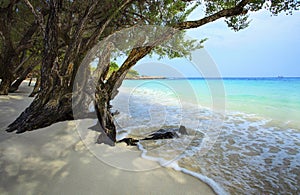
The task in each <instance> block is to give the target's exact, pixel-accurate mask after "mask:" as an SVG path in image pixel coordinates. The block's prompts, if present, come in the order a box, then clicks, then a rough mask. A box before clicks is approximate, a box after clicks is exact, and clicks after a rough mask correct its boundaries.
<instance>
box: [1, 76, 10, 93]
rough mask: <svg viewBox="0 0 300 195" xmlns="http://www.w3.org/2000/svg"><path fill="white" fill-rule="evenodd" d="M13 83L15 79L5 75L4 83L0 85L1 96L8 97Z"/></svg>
mask: <svg viewBox="0 0 300 195" xmlns="http://www.w3.org/2000/svg"><path fill="white" fill-rule="evenodd" d="M12 81H13V78H11V77H10V76H9V75H7V74H6V75H3V77H2V81H1V84H0V95H8V90H9V87H10V85H11V83H12Z"/></svg>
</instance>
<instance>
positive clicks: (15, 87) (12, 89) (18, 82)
mask: <svg viewBox="0 0 300 195" xmlns="http://www.w3.org/2000/svg"><path fill="white" fill-rule="evenodd" d="M36 65H37V64H34V65H32V66H29V67H27V68H26V69H25V70H24V71H23V72H22V74H21V76H20V77H19V78H18V79H17V80H16V81H15V82H14V83H13V84H12V85H11V86H10V88H9V90H8V92H9V93H13V92H15V91H17V90H18V89H19V86H20V85H21V83H22V82H23V81H24V80H25V79H26V77H27V75H28V74H29V73H30V72H31V71H32V70H33V68H34V67H35V66H36Z"/></svg>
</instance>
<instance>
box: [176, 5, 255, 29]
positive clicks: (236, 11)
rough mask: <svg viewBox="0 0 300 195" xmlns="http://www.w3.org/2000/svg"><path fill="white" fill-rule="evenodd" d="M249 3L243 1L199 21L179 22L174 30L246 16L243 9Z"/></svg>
mask: <svg viewBox="0 0 300 195" xmlns="http://www.w3.org/2000/svg"><path fill="white" fill-rule="evenodd" d="M250 1H251V0H243V1H241V2H240V3H239V4H237V5H236V6H235V7H233V8H229V9H224V10H221V11H219V12H217V13H215V14H212V15H210V16H207V17H204V18H202V19H200V20H195V21H186V22H181V23H179V24H176V25H174V28H176V29H178V30H184V29H191V28H197V27H200V26H203V25H204V24H207V23H210V22H213V21H215V20H218V19H220V18H223V17H230V16H236V15H241V14H246V13H247V12H248V10H246V9H245V6H246V5H247V4H248V3H250Z"/></svg>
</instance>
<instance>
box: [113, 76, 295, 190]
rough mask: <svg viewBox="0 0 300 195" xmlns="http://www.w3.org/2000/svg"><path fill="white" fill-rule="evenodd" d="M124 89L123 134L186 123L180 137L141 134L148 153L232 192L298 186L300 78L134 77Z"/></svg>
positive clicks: (121, 103)
mask: <svg viewBox="0 0 300 195" xmlns="http://www.w3.org/2000/svg"><path fill="white" fill-rule="evenodd" d="M120 90H121V91H122V92H123V93H121V94H120V96H118V97H117V98H116V100H115V101H114V108H115V109H118V110H119V111H121V114H120V115H118V116H117V118H116V121H117V123H118V125H119V127H118V130H119V137H122V136H125V135H126V134H131V135H134V136H137V137H143V136H145V135H147V134H149V133H150V132H152V131H155V130H158V129H159V128H165V127H168V126H172V127H174V126H179V125H184V126H186V127H187V128H188V131H189V135H188V136H181V137H180V138H179V139H173V140H159V141H144V142H141V146H140V147H141V148H143V151H144V157H148V158H150V157H151V158H152V159H156V160H158V161H160V162H161V164H162V165H165V166H172V167H174V164H176V166H175V167H180V168H181V169H179V170H182V169H184V170H189V171H192V172H193V173H196V175H197V174H201V175H202V176H206V177H208V178H211V179H212V180H213V181H214V182H216V183H217V184H218V185H219V186H220V187H221V188H223V189H224V190H225V191H226V192H228V193H230V194H278V193H279V194H299V192H300V187H299V186H300V123H299V121H300V79H298V78H280V79H279V78H268V79H266V78H255V79H224V80H223V81H221V80H203V79H189V80H176V79H175V80H146V81H145V80H128V81H125V82H124V84H123V86H122V88H121V89H120ZM170 163H171V164H170Z"/></svg>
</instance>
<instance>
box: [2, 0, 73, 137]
mask: <svg viewBox="0 0 300 195" xmlns="http://www.w3.org/2000/svg"><path fill="white" fill-rule="evenodd" d="M60 8H61V4H60V2H59V1H58V2H56V1H50V12H49V17H48V21H47V25H46V30H45V35H44V41H45V42H44V44H45V49H44V54H43V55H44V58H43V62H42V70H41V92H40V93H39V94H38V95H37V97H36V98H35V99H34V101H33V102H32V103H31V105H30V106H29V107H28V108H27V109H26V110H25V111H24V112H23V113H22V114H21V115H20V116H19V117H18V118H17V119H16V120H15V121H14V122H13V123H12V124H10V125H9V126H8V128H7V131H8V132H12V131H16V132H17V133H22V132H25V131H30V130H34V129H37V128H42V127H46V126H49V125H51V124H53V123H55V122H58V121H63V120H68V119H73V115H72V101H71V94H72V93H71V92H72V85H67V84H66V83H68V80H69V79H70V78H71V74H72V71H69V75H60V66H59V62H58V56H59V53H58V48H59V47H58V31H59V29H58V23H59V20H58V15H59V10H60Z"/></svg>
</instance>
